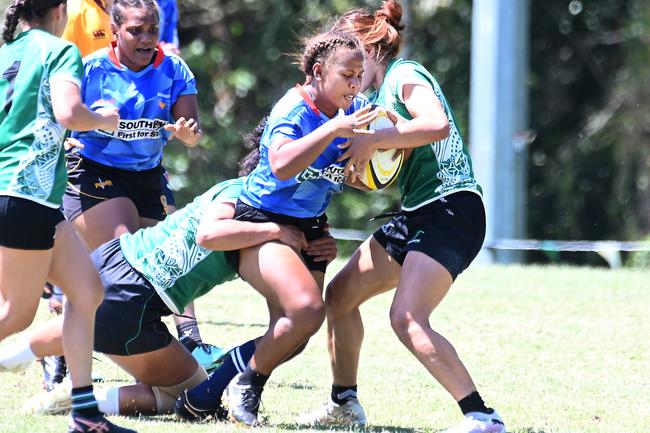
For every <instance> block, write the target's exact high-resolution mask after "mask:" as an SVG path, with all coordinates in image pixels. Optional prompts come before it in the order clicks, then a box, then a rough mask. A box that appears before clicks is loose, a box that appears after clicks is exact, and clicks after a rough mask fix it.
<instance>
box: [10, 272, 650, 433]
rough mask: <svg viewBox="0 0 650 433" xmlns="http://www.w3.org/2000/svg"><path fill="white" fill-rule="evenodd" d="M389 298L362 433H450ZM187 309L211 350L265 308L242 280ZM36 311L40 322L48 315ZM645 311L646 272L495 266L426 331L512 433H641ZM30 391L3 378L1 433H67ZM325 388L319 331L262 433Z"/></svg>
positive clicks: (469, 280) (363, 379) (440, 398)
mask: <svg viewBox="0 0 650 433" xmlns="http://www.w3.org/2000/svg"><path fill="white" fill-rule="evenodd" d="M340 266H341V262H336V263H335V264H334V265H333V266H332V268H333V269H332V270H334V269H338V268H339V267H340ZM331 274H333V273H331ZM331 274H330V275H331ZM390 301H391V295H390V294H388V295H383V296H380V297H378V298H376V299H374V300H372V301H371V302H369V303H368V304H367V305H365V306H364V307H363V310H362V314H363V316H364V318H365V325H366V340H365V344H364V347H363V351H362V360H361V366H360V377H359V393H360V398H361V400H362V403H363V404H364V407H365V409H366V412H367V415H368V418H369V421H370V422H371V423H372V426H371V428H369V429H368V431H372V432H378V433H379V432H384V431H387V432H397V431H404V432H436V431H438V430H441V429H443V428H446V427H448V426H450V425H453V424H455V423H457V422H458V421H459V420H460V412H459V410H458V408H457V406H456V404H455V403H454V402H453V401H452V400H451V398H450V397H449V396H448V395H447V394H446V393H445V392H444V391H443V390H442V388H441V387H440V386H439V385H438V384H437V383H436V382H435V381H434V380H432V379H431V378H430V376H428V374H427V373H426V372H425V370H424V369H423V368H422V367H421V366H420V365H419V364H418V363H417V362H416V361H415V359H414V358H413V357H412V356H411V355H410V354H409V353H408V352H407V351H406V350H405V349H404V348H403V347H402V346H401V345H400V343H399V342H398V340H397V338H396V337H395V336H394V335H393V333H392V331H391V329H390V325H389V322H388V306H389V304H390ZM197 308H198V314H199V319H200V322H201V331H202V334H203V337H204V339H205V340H206V341H209V342H212V343H215V344H227V343H231V342H237V341H242V340H244V339H248V338H252V337H255V336H257V335H259V334H261V333H262V332H263V330H264V329H265V327H266V320H267V315H266V312H265V304H264V302H263V301H262V298H261V297H260V296H258V295H257V294H256V293H255V292H254V291H253V290H252V289H250V288H249V287H248V286H246V285H245V284H244V283H242V282H240V281H237V282H234V283H231V284H228V285H224V286H221V287H219V288H217V289H215V290H214V291H213V292H211V293H210V294H209V295H208V296H206V297H205V298H203V299H201V300H200V301H199V302H198V305H197ZM42 310H43V311H41V312H39V316H38V320H45V319H46V318H47V315H48V314H47V313H46V312H45V311H44V310H45V308H43V309H42ZM649 313H650V272H648V271H640V270H616V271H612V270H605V269H591V268H571V267H520V266H509V267H504V266H491V267H473V268H471V269H470V270H469V271H467V272H466V273H464V274H463V275H462V276H461V277H460V278H459V280H458V281H457V283H456V284H455V286H454V288H453V289H452V291H451V292H450V294H449V295H448V296H447V298H446V299H445V301H444V302H443V303H442V305H441V306H440V307H439V308H438V310H437V311H436V312H434V314H433V316H432V319H431V320H432V324H433V327H434V329H437V330H438V331H440V332H441V333H442V334H443V335H445V336H446V337H447V338H449V339H450V340H451V341H452V343H453V344H454V345H455V347H456V349H457V350H458V352H459V353H460V356H461V358H462V359H463V361H464V362H465V364H466V366H467V367H468V369H469V371H470V373H471V374H472V376H473V378H474V381H475V382H476V383H477V385H478V387H479V390H480V391H481V394H482V395H483V397H484V398H485V400H486V402H487V403H488V405H493V406H494V407H495V408H497V409H498V410H499V412H500V413H501V415H502V416H503V417H504V419H505V421H506V425H507V426H508V431H510V432H517V433H555V432H563V433H564V432H642V431H646V430H647V426H648V425H650V399H649V397H648V390H649V389H650V319H649V318H648V315H649ZM100 359H101V360H100V361H99V362H96V364H95V366H96V369H97V370H98V371H100V372H101V374H103V376H104V377H105V379H106V380H107V382H108V383H107V384H105V385H115V384H117V383H120V381H127V380H128V377H127V376H126V375H125V374H123V373H122V372H120V371H119V370H118V369H117V368H116V367H114V366H113V365H111V363H110V362H109V361H107V360H105V359H104V358H101V357H100ZM39 381H40V368H39V367H38V366H37V365H34V366H33V367H30V369H28V370H27V371H26V372H25V373H23V374H21V375H10V374H4V375H2V376H0V384H1V385H2V387H1V389H2V392H0V432H2V433H19V432H20V433H23V432H39V433H40V432H57V433H60V432H63V431H65V428H66V423H67V418H66V417H65V416H31V415H20V414H19V413H20V407H21V404H22V402H23V401H24V400H25V399H26V398H27V397H28V396H29V395H31V394H32V393H33V392H34V391H36V390H37V389H38V387H39ZM329 386H330V374H329V366H328V358H327V353H326V349H325V338H324V332H323V330H321V331H320V332H319V333H318V334H317V335H316V336H315V337H314V338H313V339H312V341H311V343H310V345H309V346H308V348H307V349H306V351H305V352H304V353H303V354H302V355H301V356H299V357H298V358H296V359H294V360H293V361H291V362H289V363H287V364H286V365H283V366H281V367H280V368H279V369H278V370H277V371H276V372H275V373H274V374H273V377H272V378H271V380H270V381H269V384H268V386H267V389H266V391H265V394H264V409H263V416H264V417H266V418H267V419H268V425H267V426H265V427H263V428H260V429H258V430H263V431H271V432H294V431H303V430H302V429H300V428H298V427H297V426H295V425H294V424H293V420H294V418H295V416H296V415H297V414H299V413H301V412H303V411H306V410H309V409H313V408H316V407H317V406H318V405H320V404H321V403H323V402H324V401H325V399H326V397H327V395H328V392H329ZM117 420H118V422H119V423H120V424H122V425H125V426H129V427H132V428H136V429H138V430H139V431H140V432H141V433H143V432H156V433H172V432H174V433H176V432H179V431H183V432H184V433H203V432H210V433H220V432H228V431H235V430H236V429H238V428H237V427H234V426H232V425H229V424H181V423H177V422H175V421H174V420H173V419H172V417H154V418H141V419H137V418H117Z"/></svg>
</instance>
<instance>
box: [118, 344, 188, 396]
mask: <svg viewBox="0 0 650 433" xmlns="http://www.w3.org/2000/svg"><path fill="white" fill-rule="evenodd" d="M108 357H109V358H110V359H111V360H112V361H113V362H115V363H116V364H117V365H119V366H120V367H121V368H122V369H124V370H125V371H126V372H127V373H129V374H130V375H131V376H133V377H134V378H135V379H136V380H138V381H139V382H142V383H145V384H147V385H150V386H163V387H164V386H174V385H177V384H179V383H181V382H184V381H186V380H188V379H189V378H190V377H192V375H193V374H194V372H196V369H197V367H198V364H197V362H196V360H195V359H194V357H193V356H192V355H191V354H190V353H189V352H188V351H187V350H185V348H184V347H183V346H182V345H181V344H180V343H179V342H178V341H177V340H172V341H171V343H170V344H168V345H167V346H165V347H163V348H161V349H158V350H154V351H151V352H145V353H138V354H136V355H127V356H119V355H108Z"/></svg>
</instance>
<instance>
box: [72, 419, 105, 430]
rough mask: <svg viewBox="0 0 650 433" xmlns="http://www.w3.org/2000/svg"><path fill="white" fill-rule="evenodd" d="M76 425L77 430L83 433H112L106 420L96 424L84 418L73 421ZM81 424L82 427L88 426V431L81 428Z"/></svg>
mask: <svg viewBox="0 0 650 433" xmlns="http://www.w3.org/2000/svg"><path fill="white" fill-rule="evenodd" d="M72 421H73V422H74V424H75V426H74V427H75V430H76V431H79V432H83V433H107V432H109V431H110V428H109V427H108V423H107V422H106V421H104V420H102V421H98V422H94V421H90V420H88V419H83V418H76V419H74V418H73V420H72ZM79 424H81V425H82V426H86V427H87V429H84V428H83V427H81V426H79Z"/></svg>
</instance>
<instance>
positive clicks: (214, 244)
mask: <svg viewBox="0 0 650 433" xmlns="http://www.w3.org/2000/svg"><path fill="white" fill-rule="evenodd" d="M234 215H235V207H234V204H232V203H215V204H214V205H213V206H212V207H211V208H210V209H209V210H207V211H206V213H205V215H204V216H203V219H202V220H201V223H200V225H199V228H198V230H197V232H196V243H197V244H199V245H201V246H202V247H204V248H208V249H210V250H215V251H232V250H240V249H243V248H248V247H252V246H254V245H259V244H261V243H264V242H269V241H279V242H282V243H285V244H287V245H289V246H290V247H292V248H294V249H297V250H301V249H305V248H306V247H307V241H306V240H305V235H304V234H303V233H302V232H301V231H299V230H298V229H296V228H294V227H292V226H287V225H281V224H276V223H271V222H269V223H255V222H249V221H236V220H233V219H232V218H233V216H234Z"/></svg>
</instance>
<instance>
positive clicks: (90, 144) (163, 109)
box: [72, 47, 197, 171]
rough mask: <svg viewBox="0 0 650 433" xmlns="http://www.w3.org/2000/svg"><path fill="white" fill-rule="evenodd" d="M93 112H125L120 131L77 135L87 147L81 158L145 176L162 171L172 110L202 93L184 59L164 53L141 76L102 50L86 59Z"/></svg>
mask: <svg viewBox="0 0 650 433" xmlns="http://www.w3.org/2000/svg"><path fill="white" fill-rule="evenodd" d="M81 93H82V98H83V101H84V103H85V104H86V105H87V106H88V107H90V109H91V110H92V109H97V108H99V107H106V106H114V107H117V108H118V109H119V111H120V122H119V125H118V129H117V130H116V131H113V132H107V131H103V130H93V131H85V132H74V133H73V134H72V136H73V137H75V138H77V139H78V140H80V141H81V142H82V143H83V144H84V148H83V149H80V153H81V155H83V156H84V157H86V158H88V159H91V160H93V161H95V162H99V163H100V164H104V165H108V166H111V167H117V168H121V169H124V170H132V171H141V170H148V169H151V168H154V167H156V166H157V165H159V164H160V162H161V160H162V152H163V147H164V146H165V144H166V143H167V141H168V140H169V136H170V134H171V133H169V132H167V131H165V130H164V128H163V126H164V125H166V124H167V123H173V122H174V119H173V117H172V107H173V106H174V104H175V103H176V101H177V100H178V98H179V97H180V96H183V95H192V94H196V93H197V91H196V83H195V79H194V75H193V74H192V72H191V71H190V69H189V68H188V67H187V65H186V64H185V62H184V61H183V60H181V58H180V57H178V56H175V55H169V56H167V55H165V54H163V52H162V50H158V53H157V54H156V58H155V60H154V62H153V63H152V64H150V65H149V66H147V67H146V68H144V69H143V70H141V71H139V72H134V71H132V70H130V69H128V68H127V67H125V66H122V65H120V63H119V62H118V60H117V58H116V57H115V54H114V51H113V50H112V49H111V48H110V47H109V49H107V50H100V51H97V52H95V53H93V54H91V55H90V56H88V57H86V58H84V79H83V83H82V87H81Z"/></svg>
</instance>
